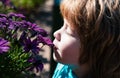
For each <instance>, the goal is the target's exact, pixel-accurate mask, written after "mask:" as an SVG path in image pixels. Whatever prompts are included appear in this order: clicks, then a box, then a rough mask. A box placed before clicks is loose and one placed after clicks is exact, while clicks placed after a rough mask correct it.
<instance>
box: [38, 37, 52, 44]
mask: <svg viewBox="0 0 120 78" xmlns="http://www.w3.org/2000/svg"><path fill="white" fill-rule="evenodd" d="M38 41H39V43H43V44H44V45H48V46H53V43H52V41H51V40H50V39H49V38H47V37H42V36H41V35H39V36H38Z"/></svg>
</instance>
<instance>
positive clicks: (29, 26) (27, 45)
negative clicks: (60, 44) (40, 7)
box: [0, 13, 53, 77]
mask: <svg viewBox="0 0 120 78" xmlns="http://www.w3.org/2000/svg"><path fill="white" fill-rule="evenodd" d="M25 19H26V18H25V16H24V15H22V14H16V13H9V14H0V73H1V74H2V76H3V77H4V76H5V75H6V74H7V75H9V76H14V75H15V74H16V73H20V72H22V71H30V70H33V69H34V68H36V70H37V71H41V70H42V69H43V64H42V61H41V59H38V57H37V56H38V55H39V52H40V51H41V49H42V47H43V46H44V45H48V46H53V44H52V41H51V40H50V38H48V37H47V36H48V34H47V32H46V31H45V30H44V29H42V28H40V26H38V25H37V24H35V23H31V22H29V21H27V20H25ZM11 73H12V74H11ZM14 77H15V76H14Z"/></svg>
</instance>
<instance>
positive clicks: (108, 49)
mask: <svg viewBox="0 0 120 78" xmlns="http://www.w3.org/2000/svg"><path fill="white" fill-rule="evenodd" d="M60 9H61V13H62V15H63V17H64V18H66V19H67V20H68V21H69V22H70V24H71V25H72V27H73V28H74V29H75V30H76V31H77V32H78V34H79V37H80V40H81V46H82V48H81V51H82V55H81V56H80V61H79V62H80V64H82V63H85V62H89V63H90V66H91V69H92V72H93V73H94V76H95V77H96V78H119V77H120V0H63V2H62V3H61V5H60Z"/></svg>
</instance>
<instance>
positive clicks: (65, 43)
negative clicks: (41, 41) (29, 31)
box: [53, 19, 80, 65]
mask: <svg viewBox="0 0 120 78" xmlns="http://www.w3.org/2000/svg"><path fill="white" fill-rule="evenodd" d="M54 37H55V39H54V41H53V43H54V45H55V48H54V55H53V57H54V60H55V61H58V62H61V63H64V64H75V65H77V64H78V59H79V55H80V39H79V37H78V35H77V33H76V32H75V31H74V30H72V29H71V26H70V24H69V22H68V21H67V20H65V19H64V25H63V26H62V27H61V28H60V29H59V30H57V31H56V32H55V33H54Z"/></svg>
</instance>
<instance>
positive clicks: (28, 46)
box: [23, 38, 40, 54]
mask: <svg viewBox="0 0 120 78" xmlns="http://www.w3.org/2000/svg"><path fill="white" fill-rule="evenodd" d="M38 45H39V43H38V42H37V40H36V39H34V40H31V39H30V38H28V39H25V40H23V46H24V50H25V52H30V51H32V52H33V53H35V54H36V53H39V51H40V48H39V47H38Z"/></svg>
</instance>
